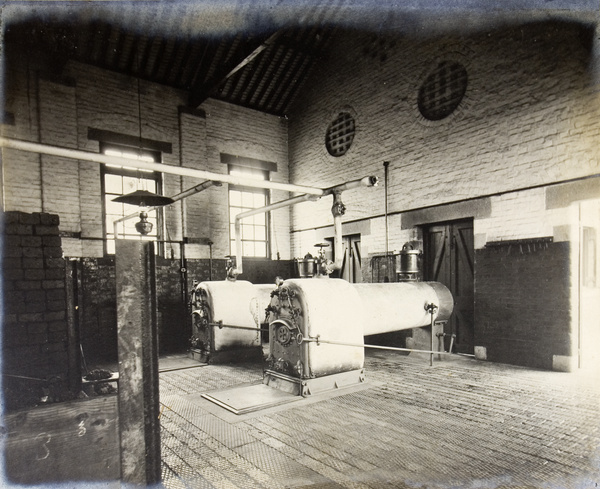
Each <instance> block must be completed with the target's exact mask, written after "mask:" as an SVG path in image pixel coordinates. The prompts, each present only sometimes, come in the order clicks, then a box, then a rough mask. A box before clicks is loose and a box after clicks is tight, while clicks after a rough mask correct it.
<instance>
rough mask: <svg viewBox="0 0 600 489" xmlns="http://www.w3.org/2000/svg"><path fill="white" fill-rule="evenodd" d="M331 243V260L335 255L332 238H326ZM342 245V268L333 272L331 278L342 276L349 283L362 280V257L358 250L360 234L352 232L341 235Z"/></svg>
mask: <svg viewBox="0 0 600 489" xmlns="http://www.w3.org/2000/svg"><path fill="white" fill-rule="evenodd" d="M327 241H328V242H329V244H330V245H331V249H332V256H333V258H332V259H333V260H335V259H336V257H335V248H334V240H333V238H327ZM342 245H343V248H344V259H343V261H342V268H341V269H340V270H338V271H336V272H334V273H333V274H332V275H331V276H332V278H343V279H344V280H347V281H348V282H351V283H360V282H362V268H361V263H362V257H361V250H360V234H352V235H348V236H343V237H342Z"/></svg>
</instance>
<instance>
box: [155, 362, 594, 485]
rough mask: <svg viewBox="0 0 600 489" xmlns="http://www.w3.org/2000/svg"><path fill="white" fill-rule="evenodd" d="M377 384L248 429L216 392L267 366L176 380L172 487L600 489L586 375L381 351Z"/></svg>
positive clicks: (165, 381) (168, 458)
mask: <svg viewBox="0 0 600 489" xmlns="http://www.w3.org/2000/svg"><path fill="white" fill-rule="evenodd" d="M365 368H366V374H367V382H366V383H365V384H364V385H361V386H359V388H350V389H348V390H341V391H339V392H337V393H335V394H328V395H322V396H321V397H315V398H306V399H303V398H298V399H297V400H294V401H293V402H290V403H288V404H286V405H283V406H278V407H274V408H270V409H267V410H263V411H258V412H254V413H250V414H244V415H240V416H236V415H235V414H233V413H230V412H228V411H226V410H225V409H223V408H221V407H219V406H217V405H215V404H213V403H211V402H209V401H207V400H206V399H203V398H202V397H201V394H202V393H204V392H208V391H212V390H216V389H223V388H226V387H231V386H235V385H238V384H244V383H250V382H259V381H260V380H261V379H262V366H261V365H260V364H240V365H209V366H201V367H197V368H186V369H184V370H170V371H163V372H162V373H161V374H160V383H161V384H160V386H161V404H162V412H161V430H162V433H161V437H162V459H163V484H164V486H165V487H167V488H185V487H189V488H217V489H221V488H244V489H246V488H263V487H264V488H272V489H281V488H288V487H289V488H300V487H302V488H318V489H325V488H334V487H335V488H341V487H347V488H384V487H385V488H396V487H411V488H415V487H445V488H446V487H469V488H492V487H493V488H496V487H516V486H518V487H536V488H538V487H539V488H542V487H544V488H545V487H550V488H563V487H564V488H577V489H587V488H590V489H593V488H596V487H598V485H600V382H598V380H599V379H598V378H594V377H592V376H589V375H583V374H582V373H572V374H566V373H557V372H544V371H538V370H529V369H524V368H519V367H511V366H506V365H500V364H492V363H487V362H479V361H476V360H472V359H466V358H456V359H447V360H442V361H437V362H435V363H434V365H433V367H430V366H429V362H428V359H426V358H423V357H415V356H404V355H400V354H398V353H393V352H385V351H377V352H376V353H372V352H371V353H369V352H367V357H366V361H365Z"/></svg>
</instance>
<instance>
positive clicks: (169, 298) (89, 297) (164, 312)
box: [76, 257, 294, 369]
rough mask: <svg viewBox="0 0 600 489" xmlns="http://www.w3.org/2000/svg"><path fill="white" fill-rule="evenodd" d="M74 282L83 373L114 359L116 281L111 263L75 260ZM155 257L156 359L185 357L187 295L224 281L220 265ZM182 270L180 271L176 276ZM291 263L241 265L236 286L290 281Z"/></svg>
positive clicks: (108, 259) (188, 329)
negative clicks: (201, 285) (279, 279)
mask: <svg viewBox="0 0 600 489" xmlns="http://www.w3.org/2000/svg"><path fill="white" fill-rule="evenodd" d="M76 262H77V268H78V272H77V275H78V281H79V289H80V291H79V301H80V302H79V307H78V312H79V325H80V326H79V334H80V341H81V345H82V348H83V352H84V356H85V360H86V363H87V366H88V368H89V369H92V368H97V367H98V366H100V365H102V364H106V363H110V362H115V361H116V359H117V326H116V325H117V318H116V282H115V280H116V277H115V260H114V257H106V258H82V259H80V260H76ZM210 266H211V260H208V259H187V260H185V263H184V266H183V267H182V262H181V260H178V259H165V258H160V257H157V260H156V302H157V309H158V310H157V321H158V334H159V352H160V353H161V354H168V353H174V352H176V353H181V352H185V351H187V349H188V347H189V343H188V340H189V338H190V336H191V323H190V316H189V315H190V311H189V309H188V299H189V292H190V291H191V290H192V287H193V284H194V282H203V281H206V280H209V279H212V280H225V268H226V260H223V259H216V260H212V276H211V274H210ZM182 268H183V269H184V270H183V271H182ZM293 273H294V272H293V262H292V261H291V260H273V261H271V260H245V261H244V274H243V275H241V276H240V280H248V281H250V282H252V283H274V281H275V277H276V276H281V277H285V278H289V277H292V275H293Z"/></svg>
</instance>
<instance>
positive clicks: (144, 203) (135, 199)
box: [112, 190, 175, 207]
mask: <svg viewBox="0 0 600 489" xmlns="http://www.w3.org/2000/svg"><path fill="white" fill-rule="evenodd" d="M112 200H113V202H121V203H122V204H131V205H136V206H138V207H160V206H164V205H169V204H172V203H173V202H175V201H174V200H173V199H172V198H171V197H165V196H164V195H158V194H154V193H152V192H148V191H147V190H136V191H135V192H131V193H130V194H125V195H120V196H119V197H115V198H114V199H112Z"/></svg>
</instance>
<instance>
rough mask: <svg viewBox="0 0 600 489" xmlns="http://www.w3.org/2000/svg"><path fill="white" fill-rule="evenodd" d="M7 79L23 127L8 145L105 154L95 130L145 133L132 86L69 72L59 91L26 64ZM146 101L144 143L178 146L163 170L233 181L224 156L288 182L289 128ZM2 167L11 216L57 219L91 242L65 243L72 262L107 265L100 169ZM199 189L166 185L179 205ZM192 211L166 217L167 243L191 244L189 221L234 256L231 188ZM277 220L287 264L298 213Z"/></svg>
mask: <svg viewBox="0 0 600 489" xmlns="http://www.w3.org/2000/svg"><path fill="white" fill-rule="evenodd" d="M7 72H8V73H9V74H8V76H7V79H6V88H7V91H6V93H7V96H6V107H5V110H6V111H7V112H11V113H13V115H14V118H15V125H5V126H3V130H4V135H5V136H7V137H14V138H18V139H24V140H28V141H33V142H42V143H44V144H50V145H55V146H63V147H67V148H75V149H81V150H84V151H90V152H98V150H99V148H98V142H97V141H93V140H90V139H88V129H89V128H94V129H101V130H108V131H113V132H116V133H121V134H126V135H130V136H138V135H139V133H140V124H139V120H140V119H139V117H138V83H137V80H135V79H133V78H130V77H127V76H123V75H119V74H115V73H112V72H108V71H104V70H101V69H98V68H95V67H90V66H87V65H83V64H80V63H70V64H69V65H67V68H66V70H65V72H64V73H63V74H62V78H61V79H59V80H54V79H53V80H52V81H50V80H46V79H44V78H43V77H42V78H40V77H39V73H38V71H37V70H36V69H31V68H29V69H28V65H27V60H26V59H25V58H22V59H19V60H14V59H11V62H10V64H9V70H8V71H7ZM139 96H140V99H139V102H140V112H141V120H142V124H141V136H142V137H143V138H148V139H152V140H157V141H162V142H167V143H171V145H172V153H170V154H169V153H163V163H165V164H168V165H177V166H178V165H183V166H187V167H191V168H198V169H206V170H208V171H212V172H215V173H221V174H225V173H226V172H227V166H226V165H224V164H222V163H221V162H220V153H221V152H225V153H230V154H236V155H239V156H244V157H250V158H258V159H263V160H267V161H273V162H275V163H277V167H278V171H277V173H275V174H273V180H276V181H280V182H287V181H288V178H289V174H288V156H287V122H286V121H285V120H283V119H280V118H278V117H274V116H270V115H266V114H261V113H258V112H255V111H251V110H248V109H244V108H241V107H233V106H231V105H229V104H226V103H222V102H218V101H215V100H210V99H209V100H207V101H206V102H205V103H204V104H203V105H202V106H201V107H200V108H199V109H201V110H200V111H196V112H192V113H189V111H187V112H186V111H183V112H181V113H180V111H179V107H180V106H183V105H185V101H186V94H184V93H183V92H179V91H177V90H173V89H170V88H168V87H165V86H161V85H155V84H151V83H148V82H146V81H140V83H139ZM202 111H204V112H205V114H206V115H205V117H203V116H202ZM179 127H181V131H182V132H181V146H180V134H179ZM180 147H181V152H180ZM180 153H181V154H180ZM3 164H4V180H3V182H4V189H3V190H4V206H5V210H19V211H24V212H40V211H44V212H52V213H56V214H58V215H59V216H60V218H61V230H62V231H71V232H75V233H78V232H81V236H82V238H83V239H81V240H79V239H73V238H65V239H64V240H63V244H64V252H65V255H68V256H90V257H94V256H102V254H103V246H102V241H101V240H100V238H102V235H103V234H102V233H103V223H102V195H101V175H100V165H98V164H96V163H91V162H85V161H82V162H79V163H76V162H73V161H69V160H67V159H64V158H57V157H49V156H41V155H38V154H35V153H27V152H21V151H14V150H3ZM198 183H200V180H197V179H192V178H181V177H179V176H177V175H163V187H164V189H163V191H164V194H165V195H176V194H178V193H180V192H181V191H183V190H186V189H188V188H190V187H192V186H194V185H196V184H198ZM287 197H288V194H287V192H272V195H271V199H272V201H277V200H281V199H284V198H287ZM183 202H184V203H183V205H184V209H183V210H182V202H177V203H175V204H173V205H171V206H168V207H167V208H165V222H166V225H167V231H168V232H167V234H166V236H165V237H166V238H168V239H171V240H174V241H178V240H181V239H182V237H183V219H184V216H185V231H186V233H187V236H188V237H190V238H204V239H206V240H208V239H210V240H211V241H213V242H214V246H213V255H214V257H215V258H222V257H223V256H224V255H227V254H229V226H228V211H227V205H228V199H227V185H223V186H222V187H213V188H211V189H209V190H205V191H204V192H202V193H200V194H198V195H196V196H194V197H191V198H189V200H185V201H183ZM273 214H274V215H273V220H272V222H273V229H272V237H271V238H272V242H273V243H274V246H273V253H274V254H276V252H277V251H279V252H280V256H281V258H287V257H289V248H290V240H289V229H290V217H289V209H282V210H280V211H277V212H274V213H273ZM188 248H189V249H187V250H186V252H187V256H188V257H190V258H206V257H208V256H209V247H208V246H207V245H201V244H194V245H189V246H188ZM175 252H176V255H177V254H178V249H177V247H175Z"/></svg>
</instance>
